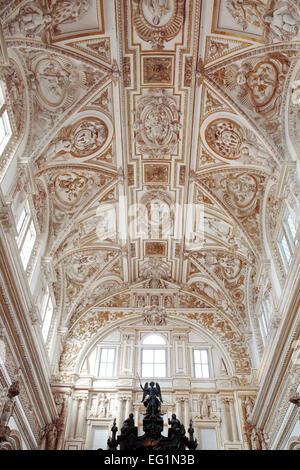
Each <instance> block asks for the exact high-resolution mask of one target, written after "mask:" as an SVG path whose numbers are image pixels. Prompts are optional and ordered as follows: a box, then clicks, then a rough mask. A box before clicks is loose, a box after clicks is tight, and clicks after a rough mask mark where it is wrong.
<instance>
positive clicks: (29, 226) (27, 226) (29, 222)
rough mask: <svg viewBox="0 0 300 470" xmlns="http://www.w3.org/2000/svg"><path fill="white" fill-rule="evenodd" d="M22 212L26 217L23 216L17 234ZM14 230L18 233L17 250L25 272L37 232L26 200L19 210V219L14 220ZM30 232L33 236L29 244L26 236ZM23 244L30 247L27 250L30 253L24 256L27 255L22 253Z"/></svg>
mask: <svg viewBox="0 0 300 470" xmlns="http://www.w3.org/2000/svg"><path fill="white" fill-rule="evenodd" d="M24 210H25V213H26V215H25V218H24V221H23V222H22V224H21V227H20V229H19V232H18V229H17V227H18V225H19V222H20V219H21V217H22V214H23V212H24ZM16 229H17V233H18V235H17V237H16V242H17V245H18V249H19V253H20V258H21V261H22V265H23V268H24V270H26V269H27V267H28V264H29V261H30V258H31V256H32V252H33V249H34V245H35V243H36V240H37V230H36V227H35V223H34V220H33V217H32V213H31V210H30V205H29V201H28V199H26V200H25V202H24V204H23V207H22V209H21V213H20V216H19V219H18V220H16ZM30 231H31V232H33V235H32V234H31V236H30V240H29V242H26V240H27V239H28V234H29V233H30ZM31 240H33V241H32V242H31ZM25 242H26V243H29V247H30V248H29V251H30V252H29V254H27V255H25V253H27V250H26V252H25V253H23V250H24V246H25Z"/></svg>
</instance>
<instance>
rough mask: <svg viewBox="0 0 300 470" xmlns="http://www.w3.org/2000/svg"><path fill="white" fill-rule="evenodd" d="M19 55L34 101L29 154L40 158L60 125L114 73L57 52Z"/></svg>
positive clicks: (37, 50)
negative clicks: (44, 147) (43, 149)
mask: <svg viewBox="0 0 300 470" xmlns="http://www.w3.org/2000/svg"><path fill="white" fill-rule="evenodd" d="M18 54H19V55H20V54H22V59H21V60H22V62H23V63H24V67H25V68H26V75H27V81H28V84H29V89H30V101H31V109H30V112H31V119H32V126H31V129H30V136H29V139H28V142H27V152H26V153H28V154H29V155H30V158H32V157H33V156H34V157H35V158H36V157H37V155H38V154H39V153H40V152H41V150H42V148H43V145H44V146H45V144H46V143H48V145H49V137H50V136H51V137H52V134H53V133H54V132H55V129H56V132H57V130H58V129H59V125H61V124H63V123H64V121H65V120H66V118H67V117H70V115H71V114H72V110H74V108H77V106H78V104H79V103H81V102H84V100H85V97H86V98H88V96H89V94H90V93H91V92H92V91H93V90H96V86H97V85H99V86H100V85H101V84H102V83H104V82H105V81H107V80H108V79H109V76H110V72H109V70H107V69H103V68H101V66H99V67H98V68H97V69H96V68H95V67H93V66H91V65H86V64H85V63H83V61H80V58H79V60H74V59H73V58H72V59H70V58H69V57H67V56H66V55H65V54H57V53H56V52H55V53H50V54H49V53H48V52H45V51H43V50H39V49H36V50H34V49H33V50H31V51H29V50H28V49H22V48H19V49H18ZM62 144H63V143H62ZM61 150H65V147H64V146H63V145H62V148H61V149H60V150H58V151H61Z"/></svg>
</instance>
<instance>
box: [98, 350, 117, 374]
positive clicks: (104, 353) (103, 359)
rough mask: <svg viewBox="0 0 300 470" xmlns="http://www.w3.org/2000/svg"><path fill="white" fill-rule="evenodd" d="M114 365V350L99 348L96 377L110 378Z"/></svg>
mask: <svg viewBox="0 0 300 470" xmlns="http://www.w3.org/2000/svg"><path fill="white" fill-rule="evenodd" d="M114 363H115V349H113V348H101V349H100V362H99V372H98V375H99V376H100V377H111V376H112V375H113V372H114Z"/></svg>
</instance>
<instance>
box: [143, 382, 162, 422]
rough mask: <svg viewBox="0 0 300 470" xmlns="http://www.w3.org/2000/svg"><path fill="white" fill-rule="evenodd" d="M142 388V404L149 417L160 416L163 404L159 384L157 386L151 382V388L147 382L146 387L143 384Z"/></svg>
mask: <svg viewBox="0 0 300 470" xmlns="http://www.w3.org/2000/svg"><path fill="white" fill-rule="evenodd" d="M141 388H142V390H143V399H142V402H143V403H144V406H145V407H146V412H147V415H150V416H156V415H158V414H159V413H160V409H161V403H162V402H163V400H162V397H161V391H160V386H159V384H158V383H157V382H156V384H155V383H154V382H150V386H149V385H148V382H146V383H145V386H144V387H143V386H142V384H141Z"/></svg>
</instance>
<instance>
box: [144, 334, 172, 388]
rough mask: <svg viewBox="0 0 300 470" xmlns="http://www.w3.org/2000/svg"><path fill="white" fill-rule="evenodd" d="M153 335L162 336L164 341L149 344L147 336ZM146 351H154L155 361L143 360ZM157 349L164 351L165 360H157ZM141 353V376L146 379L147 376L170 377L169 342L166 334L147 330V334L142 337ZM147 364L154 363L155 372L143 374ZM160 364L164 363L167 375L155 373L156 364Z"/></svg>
mask: <svg viewBox="0 0 300 470" xmlns="http://www.w3.org/2000/svg"><path fill="white" fill-rule="evenodd" d="M151 336H156V337H157V338H161V340H163V343H162V342H158V343H149V344H147V343H146V341H147V338H149V337H151ZM144 351H153V362H149V363H145V362H143V354H144ZM155 351H164V362H157V361H155ZM140 354H141V356H140V373H141V377H142V378H143V379H145V378H153V379H165V378H167V377H168V342H167V340H166V338H165V336H164V335H161V334H159V333H156V332H147V334H145V335H144V336H143V337H142V338H141V352H140ZM145 364H148V365H150V364H151V365H152V369H153V374H151V375H143V366H144V365H145ZM158 365H164V368H165V375H155V366H158Z"/></svg>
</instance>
